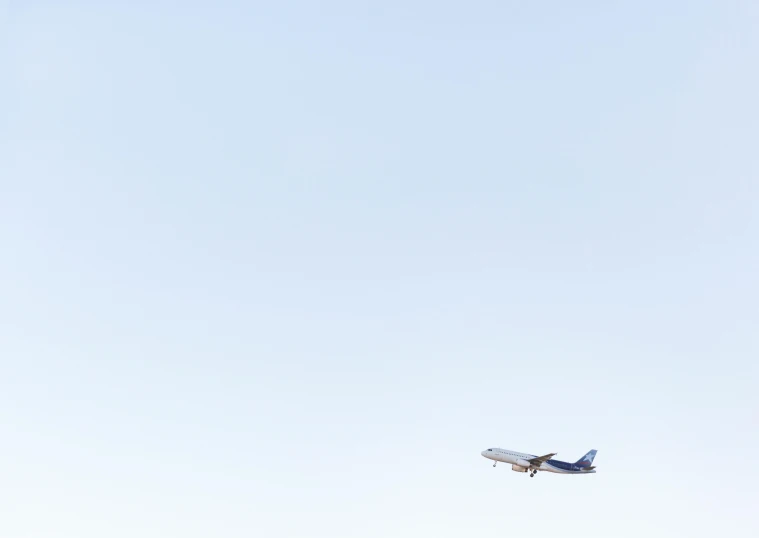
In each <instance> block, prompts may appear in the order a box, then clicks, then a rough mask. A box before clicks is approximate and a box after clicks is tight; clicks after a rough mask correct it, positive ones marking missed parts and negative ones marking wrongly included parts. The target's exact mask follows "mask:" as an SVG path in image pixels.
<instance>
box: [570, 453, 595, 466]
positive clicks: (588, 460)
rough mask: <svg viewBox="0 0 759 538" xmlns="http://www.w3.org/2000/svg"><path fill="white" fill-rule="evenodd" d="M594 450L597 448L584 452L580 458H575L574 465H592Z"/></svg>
mask: <svg viewBox="0 0 759 538" xmlns="http://www.w3.org/2000/svg"><path fill="white" fill-rule="evenodd" d="M596 452H598V450H591V451H590V452H588V453H587V454H585V455H584V456H583V457H582V458H580V459H579V460H577V462H576V463H575V465H577V466H578V467H590V466H591V465H593V458H595V457H596Z"/></svg>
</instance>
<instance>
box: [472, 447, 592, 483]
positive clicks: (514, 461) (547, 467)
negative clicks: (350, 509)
mask: <svg viewBox="0 0 759 538" xmlns="http://www.w3.org/2000/svg"><path fill="white" fill-rule="evenodd" d="M596 452H598V451H597V450H591V451H590V452H588V453H587V454H585V455H584V456H583V457H582V458H580V459H579V460H577V461H576V462H574V463H568V462H566V461H559V460H553V459H551V458H553V457H554V456H555V455H556V453H554V454H546V455H545V456H534V455H532V454H523V453H522V452H514V451H512V450H505V449H503V448H488V449H487V450H483V451H482V452H481V454H482V455H483V456H484V457H486V458H487V459H489V460H493V461H494V462H495V463H493V467H495V466H496V463H498V462H499V461H501V462H504V463H510V464H511V470H512V471H516V472H518V473H526V472H527V471H529V472H530V478H532V477H533V476H535V474H536V473H537V472H538V471H539V470H540V471H548V472H549V473H560V474H591V473H595V472H596V471H595V467H593V458H595V457H596Z"/></svg>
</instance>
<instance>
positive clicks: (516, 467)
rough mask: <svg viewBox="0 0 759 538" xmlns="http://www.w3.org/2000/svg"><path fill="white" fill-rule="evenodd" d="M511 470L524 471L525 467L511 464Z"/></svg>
mask: <svg viewBox="0 0 759 538" xmlns="http://www.w3.org/2000/svg"><path fill="white" fill-rule="evenodd" d="M511 470H512V471H516V472H518V473H526V472H527V467H522V466H521V465H512V466H511Z"/></svg>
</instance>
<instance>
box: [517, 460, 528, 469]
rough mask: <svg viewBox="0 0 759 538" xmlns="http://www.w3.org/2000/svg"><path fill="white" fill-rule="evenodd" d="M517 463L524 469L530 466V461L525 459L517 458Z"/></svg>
mask: <svg viewBox="0 0 759 538" xmlns="http://www.w3.org/2000/svg"><path fill="white" fill-rule="evenodd" d="M517 465H519V466H520V467H524V468H526V469H529V468H530V462H529V461H527V460H523V459H521V458H520V459H518V460H517Z"/></svg>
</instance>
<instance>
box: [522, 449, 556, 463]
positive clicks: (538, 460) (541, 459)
mask: <svg viewBox="0 0 759 538" xmlns="http://www.w3.org/2000/svg"><path fill="white" fill-rule="evenodd" d="M556 454H558V452H554V453H553V454H546V455H545V456H540V457H537V458H532V459H529V460H527V461H529V462H530V463H531V464H532V465H538V466H539V465H541V464H542V463H545V462H546V461H548V460H550V459H551V458H553V457H554V456H555V455H556Z"/></svg>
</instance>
